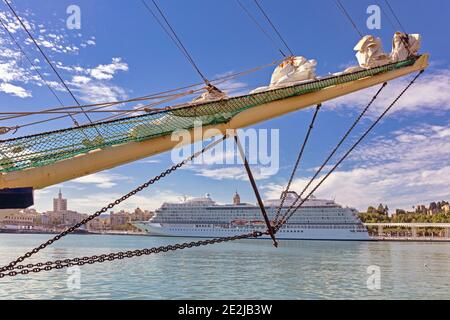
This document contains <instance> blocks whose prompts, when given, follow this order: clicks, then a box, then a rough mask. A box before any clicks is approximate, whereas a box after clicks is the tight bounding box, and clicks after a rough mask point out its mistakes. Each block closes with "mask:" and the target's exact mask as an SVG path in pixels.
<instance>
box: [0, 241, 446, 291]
mask: <svg viewBox="0 0 450 320" xmlns="http://www.w3.org/2000/svg"><path fill="white" fill-rule="evenodd" d="M48 237H49V236H48V235H15V234H0V264H1V265H4V264H6V263H7V262H9V261H11V260H12V259H13V258H15V257H16V256H17V255H18V254H22V253H23V252H25V251H26V250H29V249H31V248H32V247H34V246H36V245H38V244H40V243H41V242H42V241H44V240H46V239H47V238H48ZM184 240H188V239H181V238H179V239H175V238H159V237H145V236H105V235H98V236H96V235H72V236H68V237H66V239H63V240H61V241H59V242H58V243H56V244H54V245H53V246H51V247H48V248H47V249H45V250H44V251H42V252H41V253H39V254H38V255H36V257H35V258H33V259H30V261H33V262H38V261H47V260H55V259H64V258H69V257H75V256H85V255H92V254H101V253H108V252H114V251H119V250H127V249H138V248H145V247H152V246H159V245H162V244H168V243H175V242H180V241H184ZM191 240H192V239H189V241H191ZM373 265H375V266H378V267H379V268H380V276H381V278H380V279H381V283H380V284H381V288H380V289H379V290H369V289H368V288H367V279H368V277H369V274H368V273H367V268H368V267H369V266H373ZM68 279H70V275H68V273H67V270H66V269H63V270H57V271H50V272H42V273H39V274H33V275H29V276H18V277H16V278H3V279H0V298H2V299H331V298H332V299H387V298H391V299H450V243H400V242H328V241H323V242H322V241H285V242H281V246H280V247H279V248H274V247H272V245H271V242H270V241H265V240H244V241H240V242H234V243H224V244H218V245H211V246H207V247H202V248H193V249H185V250H181V251H176V252H168V253H163V254H158V255H154V256H146V257H138V258H133V259H125V260H121V261H115V262H105V263H102V264H96V265H88V266H83V267H81V269H80V288H79V289H78V288H73V287H70V286H68V283H70V281H68Z"/></svg>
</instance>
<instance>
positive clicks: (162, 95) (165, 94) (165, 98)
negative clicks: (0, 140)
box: [0, 60, 280, 134]
mask: <svg viewBox="0 0 450 320" xmlns="http://www.w3.org/2000/svg"><path fill="white" fill-rule="evenodd" d="M279 63H280V61H279V60H276V61H273V62H271V63H268V64H265V65H261V66H258V67H254V68H251V69H247V70H244V71H239V72H235V73H232V74H229V75H225V76H222V77H218V78H215V79H213V80H211V81H210V82H211V83H214V84H215V85H218V84H220V83H223V82H226V81H228V80H231V79H234V78H237V77H242V76H245V75H248V74H251V73H254V72H257V71H259V70H261V69H264V68H268V67H271V66H274V65H277V64H279ZM201 85H202V83H195V84H191V85H188V86H184V87H179V88H175V89H170V90H166V91H162V92H158V93H152V94H148V95H144V96H139V97H135V98H130V99H126V100H117V101H109V102H101V103H94V104H85V105H81V106H78V105H72V106H65V107H59V108H47V109H43V110H42V111H43V112H45V111H60V110H67V111H71V110H72V109H80V108H84V109H85V110H84V111H85V112H87V113H89V112H90V111H91V110H93V111H95V110H98V109H102V108H106V107H111V106H116V105H120V104H126V103H131V102H142V101H149V100H158V99H160V100H159V101H156V102H154V103H151V104H148V105H145V106H141V107H137V108H136V109H135V111H139V110H141V109H144V108H152V107H154V106H157V105H159V104H162V103H165V102H169V101H172V100H176V99H178V98H180V97H185V96H188V95H191V94H194V93H196V92H199V91H203V90H204V88H203V87H202V88H197V89H196V87H199V86H201ZM153 110H155V111H156V110H158V109H153ZM111 112H120V110H114V111H111ZM130 113H131V112H130ZM37 114H39V112H37ZM126 114H128V112H124V113H121V114H118V115H117V114H116V115H113V116H110V117H106V118H102V119H99V120H96V121H95V122H94V123H100V122H103V121H109V120H113V119H117V118H120V117H123V116H125V115H126ZM28 115H30V114H25V113H24V114H22V115H14V116H8V117H6V116H4V117H0V121H4V120H9V119H14V118H20V117H26V116H28ZM68 116H69V115H63V116H57V117H51V118H48V119H44V120H39V121H34V122H29V123H25V124H21V125H17V126H14V127H0V134H4V133H7V132H9V131H11V130H16V131H17V130H18V129H20V128H23V127H27V126H33V125H36V124H41V123H45V122H49V121H54V120H59V119H64V118H66V117H68ZM2 128H4V130H3V131H2V130H1V129H2Z"/></svg>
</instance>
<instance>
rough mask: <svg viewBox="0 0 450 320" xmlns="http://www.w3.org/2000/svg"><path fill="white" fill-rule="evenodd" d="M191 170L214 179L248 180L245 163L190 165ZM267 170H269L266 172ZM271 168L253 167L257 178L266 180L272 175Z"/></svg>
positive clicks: (254, 175)
mask: <svg viewBox="0 0 450 320" xmlns="http://www.w3.org/2000/svg"><path fill="white" fill-rule="evenodd" d="M189 169H190V170H193V171H194V172H195V175H197V176H201V177H205V178H210V179H214V180H242V181H248V176H247V173H246V171H245V169H244V167H243V165H241V166H238V167H232V166H226V167H223V168H214V169H212V168H196V167H195V166H190V167H189ZM266 171H267V172H266ZM269 171H270V170H264V168H252V173H253V177H254V178H255V180H265V179H268V178H270V177H271V173H272V172H269Z"/></svg>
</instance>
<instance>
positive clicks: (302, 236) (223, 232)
mask: <svg viewBox="0 0 450 320" xmlns="http://www.w3.org/2000/svg"><path fill="white" fill-rule="evenodd" d="M133 224H134V225H135V226H136V227H138V228H140V229H142V230H145V231H146V232H147V233H148V235H152V236H165V237H192V238H220V237H229V236H235V235H240V234H245V233H249V232H252V231H254V230H260V231H264V229H263V228H256V227H247V226H240V227H232V226H230V227H217V226H201V227H197V226H196V225H172V224H166V225H164V224H160V223H151V222H136V223H133ZM276 237H277V239H279V240H333V241H369V240H372V239H371V238H370V236H369V235H368V233H367V230H366V229H365V228H364V227H358V226H355V228H348V227H347V228H317V227H316V228H312V227H306V226H305V227H304V228H302V227H300V226H299V227H295V228H293V227H288V228H282V229H281V230H279V231H278V233H277V234H276ZM267 238H269V237H268V236H263V237H261V238H258V239H267Z"/></svg>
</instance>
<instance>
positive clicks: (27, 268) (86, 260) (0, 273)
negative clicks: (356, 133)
mask: <svg viewBox="0 0 450 320" xmlns="http://www.w3.org/2000/svg"><path fill="white" fill-rule="evenodd" d="M423 72H424V70H422V71H420V72H419V73H418V74H417V75H416V76H415V77H414V79H413V80H411V82H410V83H409V84H408V85H407V86H406V88H405V89H404V90H403V91H402V92H401V93H400V94H399V95H398V96H397V97H396V98H395V99H394V101H393V102H392V103H391V104H390V105H389V106H388V107H387V108H386V109H385V110H384V112H383V113H382V114H381V115H380V116H379V117H378V118H377V119H376V120H375V121H374V122H373V123H372V125H371V126H370V127H369V128H368V129H367V130H366V131H365V133H364V134H363V135H362V136H361V137H360V138H359V139H358V140H357V141H356V142H355V143H354V144H353V146H352V147H351V148H350V149H349V150H348V151H347V152H346V153H345V155H344V156H343V157H342V158H341V159H340V160H339V161H338V162H337V163H336V164H335V165H334V167H333V168H332V169H331V170H330V171H329V172H328V173H327V174H326V175H325V176H324V177H323V178H322V180H321V181H320V182H319V183H318V184H317V185H316V186H315V187H314V188H313V190H312V191H311V192H310V193H309V194H308V196H307V197H306V198H305V199H303V200H302V202H301V203H300V204H299V205H298V206H297V207H296V208H295V210H294V211H292V212H290V213H289V215H286V214H285V215H284V216H283V217H282V219H281V220H280V221H279V222H278V223H277V225H276V226H275V227H274V229H273V231H274V232H276V231H278V230H279V229H280V228H281V227H282V226H283V225H284V224H285V223H286V222H287V221H288V220H289V219H290V218H291V217H292V215H293V214H294V213H295V212H296V211H297V210H298V209H299V208H300V207H301V206H302V205H303V203H304V202H305V201H306V200H307V199H308V198H309V197H310V196H311V195H312V194H313V193H314V192H315V191H316V190H317V188H319V187H320V185H321V184H322V183H323V182H324V181H325V180H326V179H327V178H328V177H329V176H330V175H331V173H332V172H333V171H334V170H335V169H336V168H337V167H338V166H339V165H340V164H341V163H342V161H344V160H345V159H346V158H347V157H348V155H349V154H350V153H351V152H352V151H353V150H354V149H355V148H356V146H358V145H359V143H361V141H362V140H363V139H364V138H365V137H366V136H367V135H368V134H369V133H370V132H371V131H372V129H373V128H374V127H375V126H376V125H377V124H378V123H379V122H380V121H381V119H382V118H383V117H384V116H385V115H386V114H387V113H388V112H389V110H391V108H392V107H393V106H394V105H395V103H396V102H397V101H398V100H399V99H400V98H401V97H402V96H403V94H404V93H405V92H406V91H407V90H408V89H409V88H410V87H411V86H412V85H413V84H414V82H415V81H416V80H417V78H418V77H419V76H420V75H421V74H422V73H423ZM225 138H226V136H223V137H222V139H220V140H216V141H215V142H213V143H211V144H209V145H207V146H206V147H204V148H203V149H202V150H200V151H198V152H196V153H194V154H193V155H191V156H190V157H188V158H186V159H185V160H183V161H182V162H180V163H178V164H176V165H174V166H172V167H171V168H169V169H167V170H166V171H164V172H163V173H161V174H160V175H158V176H156V177H154V178H152V179H150V180H148V181H147V182H146V183H144V184H142V185H141V186H139V187H138V188H136V189H134V190H132V191H131V192H129V193H128V194H126V195H124V196H123V197H121V198H119V199H117V200H116V201H114V202H112V203H110V204H109V205H108V206H106V207H103V208H102V209H101V210H99V211H97V212H96V213H94V214H92V215H91V216H89V217H87V218H86V219H84V220H83V221H81V222H79V223H77V224H75V225H74V226H72V227H70V228H68V229H66V230H65V231H63V232H61V233H60V234H58V235H56V236H55V237H53V238H52V239H50V240H48V241H47V242H45V243H42V244H41V245H39V246H38V247H36V248H34V249H33V250H31V251H30V252H27V253H26V254H25V255H23V256H21V257H19V258H17V259H16V260H14V261H12V262H10V263H9V264H8V265H6V266H4V267H2V268H0V278H3V277H5V276H12V277H14V276H17V275H18V274H28V273H30V272H35V273H37V272H41V271H50V270H53V269H62V268H65V267H70V266H72V265H75V264H76V265H84V264H94V263H99V262H105V261H113V260H116V259H119V260H120V259H124V258H131V257H135V256H141V255H149V254H153V253H160V252H167V251H174V250H178V249H185V248H192V247H198V246H201V245H208V244H215V243H220V242H226V241H233V240H239V239H248V238H258V237H261V236H263V235H269V230H267V231H266V232H260V231H254V232H252V233H247V234H243V235H237V236H232V237H224V238H216V239H211V240H203V241H197V242H190V243H183V244H176V245H168V246H162V247H157V248H150V249H142V250H134V251H126V252H116V253H110V254H103V255H99V256H98V255H94V256H91V257H83V258H73V259H66V260H57V261H48V262H46V263H36V264H27V265H18V264H19V263H21V262H23V261H24V260H25V259H27V258H29V257H31V256H32V255H34V254H36V253H38V252H39V251H40V250H42V249H44V248H46V247H47V246H49V245H51V244H52V243H53V242H55V241H57V240H59V239H61V238H62V237H64V236H66V235H67V234H69V233H71V232H73V231H74V230H76V229H77V228H79V227H80V226H82V225H83V224H86V223H87V222H89V221H90V220H92V219H94V218H95V217H97V216H99V215H100V214H101V213H104V212H106V211H108V210H109V209H111V208H113V207H114V206H116V205H118V204H120V203H121V202H123V201H125V200H126V199H128V198H129V197H131V196H133V195H135V194H136V193H138V192H140V191H142V190H143V189H145V188H147V187H148V186H150V185H152V184H154V183H155V182H157V181H158V180H160V179H161V178H163V177H165V176H166V175H168V174H170V173H172V172H173V171H175V170H176V169H178V168H180V167H182V166H183V165H185V164H186V163H187V162H189V161H191V160H193V159H194V158H195V157H197V156H198V155H200V154H202V153H203V152H205V151H206V150H207V149H210V148H212V147H213V146H215V145H216V144H218V143H219V142H221V141H223V140H224V139H225ZM16 270H18V271H16ZM6 271H8V272H6Z"/></svg>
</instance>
